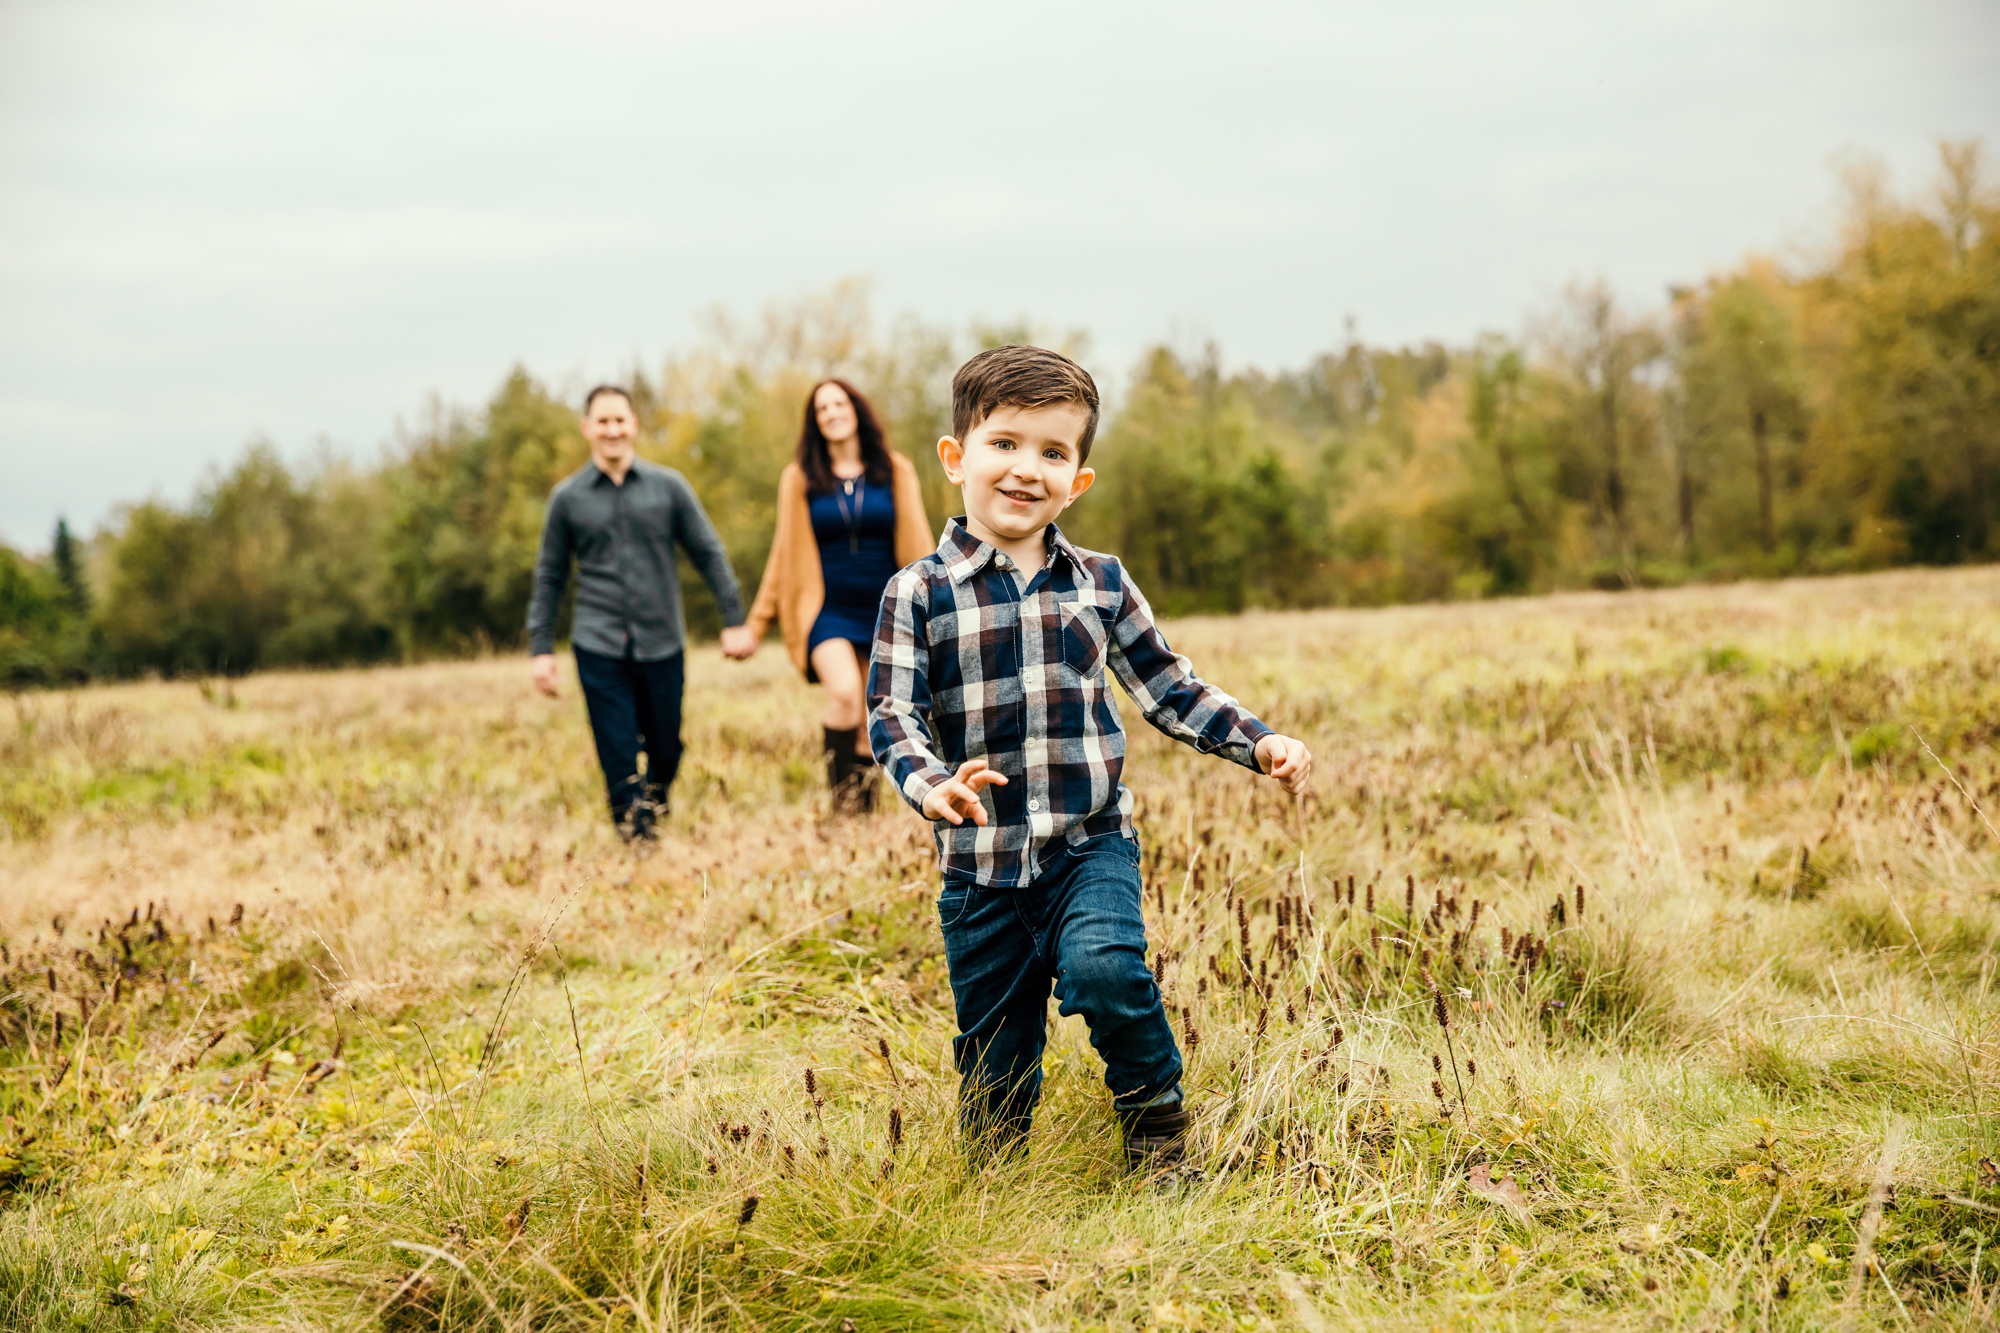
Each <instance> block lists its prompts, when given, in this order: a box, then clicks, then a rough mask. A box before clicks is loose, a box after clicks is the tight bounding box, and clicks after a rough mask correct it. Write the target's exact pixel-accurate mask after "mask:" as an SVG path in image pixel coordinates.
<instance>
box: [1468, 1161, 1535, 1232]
mask: <svg viewBox="0 0 2000 1333" xmlns="http://www.w3.org/2000/svg"><path fill="white" fill-rule="evenodd" d="M1465 1187H1466V1188H1467V1189H1469V1190H1471V1191H1472V1192H1473V1193H1474V1194H1477V1195H1478V1196H1479V1197H1480V1198H1482V1199H1489V1200H1491V1201H1492V1202H1494V1203H1497V1204H1499V1205H1500V1206H1501V1207H1502V1208H1505V1209H1506V1210H1507V1211H1508V1213H1510V1214H1511V1215H1512V1216H1514V1217H1515V1218H1517V1219H1518V1220H1520V1221H1523V1222H1525V1221H1527V1220H1528V1200H1527V1198H1526V1196H1524V1195H1523V1194H1522V1193H1521V1187H1520V1186H1519V1185H1516V1184H1515V1183H1514V1177H1512V1176H1508V1177H1507V1178H1506V1179H1504V1180H1501V1181H1497V1182H1496V1181H1495V1180H1494V1179H1493V1168H1492V1167H1490V1166H1488V1165H1487V1164H1486V1163H1485V1162H1481V1163H1480V1164H1479V1165H1478V1166H1475V1167H1473V1168H1472V1170H1471V1172H1470V1173H1469V1174H1468V1175H1467V1176H1466V1177H1465Z"/></svg>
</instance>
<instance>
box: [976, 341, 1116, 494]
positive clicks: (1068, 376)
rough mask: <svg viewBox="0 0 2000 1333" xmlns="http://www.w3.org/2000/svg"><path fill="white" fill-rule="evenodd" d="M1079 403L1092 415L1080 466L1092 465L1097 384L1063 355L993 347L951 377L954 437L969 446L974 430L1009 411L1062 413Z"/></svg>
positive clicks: (1079, 445)
mask: <svg viewBox="0 0 2000 1333" xmlns="http://www.w3.org/2000/svg"><path fill="white" fill-rule="evenodd" d="M1063 403H1074V404H1076V405H1077V406H1079V407H1087V408H1089V409H1090V420H1089V422H1088V423H1086V424H1085V426H1084V428H1083V438H1082V439H1081V440H1079V441H1078V442H1077V452H1078V454H1079V455H1080V456H1079V457H1078V459H1077V460H1076V461H1077V466H1078V467H1082V466H1083V465H1084V464H1085V463H1088V462H1089V461H1090V442H1091V441H1092V440H1094V439H1096V438H1097V381H1096V380H1093V379H1092V378H1090V372H1089V371H1087V370H1085V369H1084V368H1083V367H1082V366H1079V365H1078V364H1077V363H1076V362H1074V361H1072V360H1070V359H1069V358H1068V357H1066V356H1064V355H1063V354H1062V353H1061V352H1051V351H1050V350H1048V349H1047V348H1046V347H1017V346H1008V347H989V348H987V349H986V350H985V351H983V352H981V353H980V354H979V355H978V356H975V357H973V358H972V359H971V360H970V361H968V362H966V363H965V364H964V365H962V366H960V367H959V368H958V373H957V374H956V375H953V376H952V377H951V433H952V435H953V436H954V437H956V438H957V439H958V440H960V441H963V440H964V439H965V437H966V436H967V435H969V434H971V433H972V428H973V427H975V426H977V425H978V424H979V423H980V422H982V421H984V420H986V418H988V417H990V416H992V415H993V413H994V412H996V411H997V410H999V409H1000V408H1003V407H1027V408H1035V407H1056V406H1058V405H1060V404H1063Z"/></svg>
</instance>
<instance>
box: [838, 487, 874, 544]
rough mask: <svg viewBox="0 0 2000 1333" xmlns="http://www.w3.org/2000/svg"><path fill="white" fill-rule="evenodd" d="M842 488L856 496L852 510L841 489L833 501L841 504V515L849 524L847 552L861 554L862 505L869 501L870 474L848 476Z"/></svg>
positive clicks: (848, 493)
mask: <svg viewBox="0 0 2000 1333" xmlns="http://www.w3.org/2000/svg"><path fill="white" fill-rule="evenodd" d="M840 484H841V489H842V490H844V491H846V492H847V495H849V496H853V497H854V508H853V510H852V511H850V510H849V509H848V507H847V499H846V497H844V496H842V495H841V493H840V492H839V491H836V492H834V496H833V502H834V503H835V504H837V505H839V506H840V517H841V519H842V521H843V522H845V523H846V524H847V553H848V554H849V555H860V554H861V506H862V505H864V504H866V503H867V497H868V474H867V473H865V472H864V473H863V474H861V475H860V476H858V477H846V478H843V479H842V480H841V483H840Z"/></svg>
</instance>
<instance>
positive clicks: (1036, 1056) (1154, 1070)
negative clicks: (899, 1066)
mask: <svg viewBox="0 0 2000 1333" xmlns="http://www.w3.org/2000/svg"><path fill="white" fill-rule="evenodd" d="M951 395H952V407H951V414H952V433H951V434H950V435H948V436H946V437H945V438H943V439H941V440H939V441H938V459H939V461H941V462H942V463H943V464H944V470H945V475H946V476H948V477H949V478H950V479H951V481H952V484H953V485H956V486H958V487H960V488H961V489H962V491H963V493H964V497H965V514H964V516H963V517H960V518H955V519H953V520H951V522H949V523H948V524H946V525H945V530H944V535H943V537H942V538H941V540H940V541H939V542H938V549H937V553H936V554H935V555H929V556H926V557H924V558H923V559H922V560H919V561H918V562H917V563H915V564H913V565H910V566H908V567H907V568H905V569H904V570H903V571H902V572H901V573H899V574H898V575H897V576H896V577H895V579H894V580H893V581H892V582H891V583H890V584H889V589H888V591H887V592H886V593H885V594H884V596H883V600H882V616H881V620H880V623H879V624H878V625H877V627H876V630H875V650H874V659H873V663H872V665H871V668H870V671H869V677H868V698H869V704H870V710H871V722H870V726H869V739H870V741H871V743H872V744H873V746H874V750H875V755H876V758H877V759H878V760H879V761H880V762H881V764H882V767H883V768H884V769H885V770H886V771H887V772H888V773H889V775H890V778H891V780H892V781H893V782H894V783H895V784H896V787H897V789H898V790H899V791H900V792H901V793H902V794H903V798H904V799H905V800H907V801H908V802H909V803H910V804H911V805H912V806H915V807H916V808H917V809H918V810H919V811H920V812H921V813H922V814H923V815H924V817H925V818H926V819H929V820H932V821H934V823H935V829H936V835H937V842H938V860H939V863H940V865H941V867H942V869H943V871H944V889H943V892H942V893H941V894H940V895H939V898H938V914H939V917H940V918H941V921H942V924H943V927H944V941H945V956H946V960H947V961H948V962H949V964H950V966H951V989H952V995H953V998H954V1000H955V1001H956V1004H957V1010H958V1029H959V1035H958V1036H957V1037H956V1038H955V1039H954V1040H953V1042H952V1053H953V1056H954V1058H955V1060H956V1062H957V1066H958V1072H959V1077H960V1080H961V1082H960V1094H959V1106H960V1117H961V1121H962V1123H963V1125H964V1127H965V1129H966V1130H967V1132H968V1134H969V1135H970V1136H971V1137H972V1138H973V1139H974V1140H975V1141H984V1142H987V1143H990V1144H993V1145H995V1146H1014V1145H1018V1144H1019V1143H1020V1142H1021V1140H1022V1139H1023V1137H1024V1136H1025V1135H1026V1134H1027V1131H1028V1126H1029V1122H1030V1119H1031V1118H1032V1116H1033V1114H1034V1107H1035V1103H1036V1101H1037V1100H1038V1098H1039V1096H1040V1092H1041V1081H1042V1048H1043V1046H1044V1045H1045V1043H1046V1040H1047V1038H1046V1034H1045V1026H1046V1014H1047V1005H1048V997H1049V990H1050V984H1051V982H1053V983H1054V989H1055V995H1056V998H1057V999H1058V1000H1059V1001H1060V1002H1061V1012H1062V1013H1063V1014H1064V1015H1065V1016H1067V1015H1070V1014H1082V1015H1083V1016H1084V1021H1085V1022H1086V1023H1087V1024H1088V1025H1089V1027H1090V1041H1091V1045H1093V1046H1094V1047H1096V1048H1097V1052H1098V1054H1099V1055H1101V1056H1103V1057H1104V1066H1105V1068H1104V1081H1105V1083H1106V1084H1107V1085H1108V1086H1109V1087H1110V1089H1111V1095H1112V1109H1113V1111H1114V1113H1115V1114H1116V1115H1117V1116H1118V1117H1119V1120H1120V1122H1121V1124H1122V1125H1123V1126H1124V1129H1125V1135H1126V1140H1125V1151H1126V1156H1127V1159H1128V1160H1129V1161H1131V1162H1132V1163H1133V1164H1134V1165H1139V1166H1148V1167H1151V1166H1165V1165H1169V1164H1171V1163H1172V1162H1174V1161H1176V1160H1178V1159H1179V1157H1180V1155H1181V1152H1182V1149H1183V1146H1184V1143H1185V1138H1186V1131H1187V1123H1188V1118H1187V1112H1186V1110H1185V1108H1184V1107H1183V1105H1182V1102H1181V1087H1180V1079H1181V1058H1180V1052H1179V1050H1178V1049H1177V1048H1176V1046H1175V1044H1174V1034H1173V1028H1172V1027H1171V1025H1170V1024H1169V1023H1168V1021H1167V1015H1166V1010H1165V1007H1164V1006H1163V1005H1162V1003H1161V1000H1160V992H1159V988H1158V987H1157V986H1155V985H1154V983H1153V977H1152V973H1151V972H1150V971H1149V970H1148V969H1147V967H1146V922H1145V917H1144V914H1143V912H1142V910H1141V899H1140V881H1139V844H1138V841H1137V837H1136V835H1135V833H1134V830H1133V827H1132V795H1131V793H1130V792H1128V791H1127V790H1126V789H1125V788H1124V787H1123V786H1122V785H1121V784H1120V783H1119V780H1118V779H1119V772H1120V770H1121V768H1122V767H1123V763H1124V758H1125V732H1124V728H1123V727H1122V725H1121V724H1120V722H1119V718H1118V709H1117V706H1116V704H1115V703H1114V702H1113V701H1112V697H1111V690H1110V686H1109V683H1108V681H1107V679H1106V672H1107V669H1108V670H1109V671H1110V672H1112V673H1115V674H1116V675H1117V677H1118V680H1119V682H1120V683H1121V684H1122V685H1123V686H1124V687H1125V692H1126V693H1127V694H1129V695H1130V696H1131V697H1132V699H1133V701H1134V702H1135V703H1137V704H1138V706H1139V708H1140V711H1141V712H1142V713H1143V714H1144V715H1145V718H1146V720H1147V721H1148V722H1150V723H1152V724H1153V725H1154V726H1155V727H1157V728H1159V729H1160V730H1161V731H1163V732H1165V733H1166V734H1167V735H1169V736H1172V737H1173V738H1174V739H1176V740H1178V741H1182V742H1184V743H1186V744H1188V745H1191V746H1193V747H1194V748H1195V749H1197V750H1200V751H1202V752H1203V753H1205V754H1219V755H1222V756H1223V757H1225V758H1227V759H1231V760H1234V761H1235V762H1236V763H1239V764H1241V765H1243V766H1244V767H1245V768H1249V769H1251V770H1253V771H1261V772H1264V773H1268V774H1270V775H1271V776H1272V777H1273V778H1276V779H1277V780H1278V781H1279V782H1280V783H1281V784H1283V786H1284V787H1285V789H1286V790H1287V791H1289V792H1294V793H1296V792H1299V791H1302V790H1303V789H1304V788H1305V785H1306V781H1307V779H1308V777H1309V776H1310V775H1311V772H1312V755H1311V754H1310V753H1308V751H1307V750H1306V747H1305V746H1304V745H1302V744H1301V743H1299V742H1298V741H1295V740H1292V739H1291V738H1289V737H1286V736H1280V735H1278V734H1277V733H1275V732H1273V731H1272V730H1271V729H1270V728H1269V727H1267V726H1265V725H1264V724H1263V723H1261V722H1259V721H1258V720H1257V719H1256V718H1254V717H1252V716H1251V715H1250V714H1249V713H1248V712H1246V711H1244V709H1243V708H1242V707H1241V706H1240V705H1239V704H1238V703H1237V702H1236V700H1234V699H1232V698H1230V697H1229V696H1228V695H1226V694H1224V693H1223V692H1222V691H1220V690H1218V689H1215V688H1214V687H1213V686H1210V685H1207V684H1204V683H1203V682H1202V681H1201V680H1199V679H1197V678H1196V676H1195V675H1194V672H1193V671H1192V669H1191V668H1190V666H1189V664H1188V660H1187V659H1186V658H1184V657H1181V656H1178V655H1177V654H1175V653H1174V651H1173V650H1172V649H1171V648H1169V647H1167V643H1166V640H1165V639H1163V638H1162V637H1161V636H1160V632H1159V630H1158V628H1157V627H1155V625H1154V623H1153V614H1152V609H1151V608H1150V607H1148V606H1147V605H1146V599H1145V598H1144V597H1143V596H1141V595H1140V593H1139V590H1138V588H1136V587H1134V586H1133V584H1132V581H1131V580H1130V579H1129V578H1128V577H1126V574H1125V571H1124V570H1123V569H1122V568H1120V567H1119V564H1118V561H1117V560H1115V559H1114V558H1112V557H1111V556H1108V555H1099V554H1097V553H1096V552H1093V551H1084V550H1079V549H1078V548H1077V547H1075V546H1072V545H1070V543H1069V542H1068V541H1067V540H1065V539H1064V537H1063V535H1062V533H1061V532H1060V531H1058V530H1057V528H1056V526H1055V518H1056V516H1057V515H1058V514H1060V513H1061V512H1062V511H1063V510H1064V509H1066V508H1068V507H1069V506H1070V505H1071V504H1073V503H1075V501H1076V500H1077V499H1078V498H1079V497H1081V496H1082V495H1083V493H1084V492H1085V491H1087V490H1089V489H1090V485H1091V482H1092V481H1094V480H1095V478H1096V474H1095V473H1094V472H1092V470H1091V469H1090V468H1088V467H1086V466H1084V464H1085V463H1086V462H1087V461H1088V459H1089V457H1090V443H1091V439H1092V437H1093V436H1094V435H1095V434H1096V431H1097V385H1096V384H1095V383H1094V382H1093V381H1092V380H1091V378H1090V376H1089V374H1088V373H1086V372H1085V371H1084V369H1083V368H1082V367H1081V366H1078V365H1077V364H1076V363H1075V362H1073V361H1071V360H1070V359H1069V358H1067V357H1065V356H1060V355H1058V354H1056V353H1054V352H1049V351H1044V350H1042V349H1040V348H1034V347H996V348H993V349H992V350H990V351H986V352H981V353H980V354H979V355H978V356H975V357H973V358H972V359H971V360H970V361H968V362H966V363H965V364H964V365H963V366H961V367H960V368H959V371H958V374H957V375H956V376H954V377H953V379H952V386H951Z"/></svg>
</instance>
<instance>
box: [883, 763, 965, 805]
mask: <svg viewBox="0 0 2000 1333" xmlns="http://www.w3.org/2000/svg"><path fill="white" fill-rule="evenodd" d="M951 778H952V770H951V769H948V768H938V767H935V766H932V765H929V764H926V765H925V766H924V767H922V768H919V769H916V770H914V771H913V772H911V774H910V776H908V777H907V778H904V779H903V785H902V786H900V787H898V788H897V791H899V792H900V793H901V794H902V797H903V799H904V800H905V801H908V802H909V804H910V808H911V809H912V810H915V811H916V812H917V813H918V814H920V815H921V814H923V813H924V802H925V801H926V800H928V799H930V794H931V793H932V792H934V791H936V790H937V789H938V788H939V787H942V786H944V784H945V783H947V782H950V781H951ZM927 817H928V816H927Z"/></svg>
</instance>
